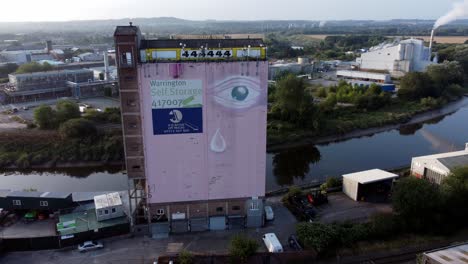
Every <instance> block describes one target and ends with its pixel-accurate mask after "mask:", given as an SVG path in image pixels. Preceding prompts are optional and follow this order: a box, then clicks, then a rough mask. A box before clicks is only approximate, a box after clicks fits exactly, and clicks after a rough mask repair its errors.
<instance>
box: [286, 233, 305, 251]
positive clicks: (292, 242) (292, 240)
mask: <svg viewBox="0 0 468 264" xmlns="http://www.w3.org/2000/svg"><path fill="white" fill-rule="evenodd" d="M288 243H289V247H290V248H291V249H293V250H296V251H302V247H301V245H300V244H299V241H298V239H297V237H296V236H295V235H290V236H289V238H288Z"/></svg>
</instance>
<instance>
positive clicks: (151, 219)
mask: <svg viewBox="0 0 468 264" xmlns="http://www.w3.org/2000/svg"><path fill="white" fill-rule="evenodd" d="M114 37H115V47H116V53H117V54H116V57H117V64H118V71H119V72H118V76H119V82H120V83H119V86H120V95H121V104H122V105H121V109H122V117H123V128H124V129H123V133H124V142H125V154H126V167H127V174H128V177H129V178H130V180H131V181H132V185H133V186H135V189H132V190H130V194H131V199H132V200H134V201H136V202H137V203H138V204H139V205H140V206H139V207H138V208H136V209H135V210H131V211H132V212H135V214H133V219H134V223H135V224H137V225H139V224H142V225H143V224H146V225H147V226H148V227H149V228H148V230H150V229H151V232H152V233H153V236H156V237H158V236H159V235H160V234H162V233H164V232H167V231H169V230H170V231H171V232H188V231H202V230H208V229H211V230H219V229H226V228H229V227H234V226H235V227H244V226H246V223H249V224H254V223H257V221H255V220H251V221H249V219H248V217H249V215H250V216H252V217H255V218H256V217H257V215H256V214H255V213H252V212H251V213H249V212H250V210H254V211H256V212H257V211H258V212H263V208H262V207H261V206H262V204H261V203H259V202H258V200H261V199H263V197H264V196H265V177H266V176H265V175H266V113H267V88H268V62H267V59H266V48H265V46H264V44H263V41H262V40H261V39H251V38H249V39H209V38H204V39H203V38H200V39H183V40H174V39H169V40H146V39H143V38H142V36H141V33H140V30H139V28H138V27H135V26H132V25H130V26H119V27H117V29H116V31H115V34H114ZM136 229H139V228H136Z"/></svg>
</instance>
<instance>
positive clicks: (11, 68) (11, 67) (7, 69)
mask: <svg viewBox="0 0 468 264" xmlns="http://www.w3.org/2000/svg"><path fill="white" fill-rule="evenodd" d="M17 69H18V65H17V64H16V63H7V64H5V65H3V66H2V67H0V76H2V75H3V76H6V75H8V74H10V73H13V72H15V71H16V70H17Z"/></svg>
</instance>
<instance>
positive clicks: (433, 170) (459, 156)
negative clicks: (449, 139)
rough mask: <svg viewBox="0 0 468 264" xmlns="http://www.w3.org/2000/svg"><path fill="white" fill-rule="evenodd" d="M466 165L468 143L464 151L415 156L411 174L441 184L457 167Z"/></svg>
mask: <svg viewBox="0 0 468 264" xmlns="http://www.w3.org/2000/svg"><path fill="white" fill-rule="evenodd" d="M465 166H468V143H466V146H465V149H464V150H462V151H455V152H447V153H441V154H435V155H429V156H421V157H414V158H413V159H412V160H411V174H412V175H413V176H416V177H418V178H420V179H426V180H429V181H431V182H433V183H436V184H441V183H442V180H443V179H444V178H445V177H447V176H448V175H449V174H450V173H451V172H452V171H453V170H454V169H455V168H457V167H465Z"/></svg>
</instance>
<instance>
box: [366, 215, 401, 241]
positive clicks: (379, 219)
mask: <svg viewBox="0 0 468 264" xmlns="http://www.w3.org/2000/svg"><path fill="white" fill-rule="evenodd" d="M369 228H370V233H371V234H370V235H371V236H372V237H373V238H376V239H386V238H391V237H393V236H395V235H397V234H398V233H399V231H400V230H399V228H398V221H397V219H396V218H395V216H393V215H392V214H377V215H374V216H373V217H372V219H371V221H370V223H369Z"/></svg>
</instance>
